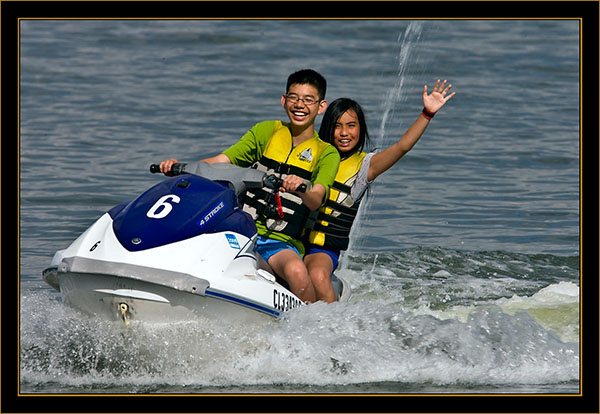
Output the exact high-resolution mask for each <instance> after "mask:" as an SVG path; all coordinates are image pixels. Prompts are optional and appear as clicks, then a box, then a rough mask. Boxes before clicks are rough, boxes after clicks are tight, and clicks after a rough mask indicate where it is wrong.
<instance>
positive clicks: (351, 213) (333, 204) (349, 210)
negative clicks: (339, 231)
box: [325, 199, 358, 217]
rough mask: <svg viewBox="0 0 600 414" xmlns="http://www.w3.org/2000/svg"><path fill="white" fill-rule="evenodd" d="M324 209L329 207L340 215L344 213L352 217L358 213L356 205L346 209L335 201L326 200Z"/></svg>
mask: <svg viewBox="0 0 600 414" xmlns="http://www.w3.org/2000/svg"><path fill="white" fill-rule="evenodd" d="M325 207H329V208H330V209H332V210H335V211H339V212H340V213H344V214H347V215H349V216H353V217H354V216H356V214H357V213H358V203H355V204H354V205H353V206H352V207H348V206H344V205H342V204H340V203H338V202H337V201H333V200H331V199H327V201H325Z"/></svg>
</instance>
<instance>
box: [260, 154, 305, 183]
mask: <svg viewBox="0 0 600 414" xmlns="http://www.w3.org/2000/svg"><path fill="white" fill-rule="evenodd" d="M260 163H261V164H262V165H264V166H265V167H267V168H268V169H270V170H273V172H275V173H277V174H285V175H292V174H293V175H297V176H298V177H300V178H303V179H305V180H310V179H311V177H312V173H311V172H310V171H307V170H305V169H302V168H300V167H296V166H295V165H289V164H283V163H281V162H278V161H275V160H272V159H271V158H267V157H262V158H261V159H260Z"/></svg>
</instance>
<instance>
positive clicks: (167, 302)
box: [42, 162, 351, 324]
mask: <svg viewBox="0 0 600 414" xmlns="http://www.w3.org/2000/svg"><path fill="white" fill-rule="evenodd" d="M150 170H151V172H153V173H156V172H159V170H158V165H156V164H153V165H152V166H151V167H150ZM172 174H173V176H172V177H167V178H165V180H163V181H161V182H160V183H158V184H156V185H154V186H152V187H151V188H149V189H148V190H146V191H145V192H144V193H142V194H141V195H140V196H138V197H137V198H135V199H134V200H132V201H130V202H126V203H123V204H120V205H117V206H115V207H113V208H112V209H110V210H109V211H108V212H106V213H104V214H103V215H102V216H101V217H100V218H99V219H98V220H97V221H96V222H95V223H94V224H92V225H91V226H90V227H89V228H88V229H87V230H86V231H85V232H84V233H83V234H81V235H80V236H79V237H78V238H77V239H76V240H75V241H74V242H73V243H72V244H71V245H70V246H68V247H67V248H66V249H64V250H59V251H58V252H56V253H55V254H54V257H53V258H52V261H51V263H50V266H49V267H48V268H47V269H45V270H44V271H43V272H42V276H43V279H44V281H45V282H46V283H48V284H49V285H50V286H52V287H53V288H55V289H56V290H58V291H60V293H61V297H62V300H63V302H65V303H67V304H69V305H71V306H73V307H75V308H78V309H80V310H83V311H85V312H87V313H90V314H94V315H99V316H102V317H103V318H110V319H115V320H119V319H120V320H122V321H123V322H125V323H126V324H128V323H129V322H131V321H133V320H140V321H155V322H164V321H173V320H189V319H190V318H198V317H199V316H205V317H208V318H215V317H216V318H223V317H232V318H236V319H238V320H239V319H242V320H246V319H248V320H251V319H257V318H259V319H260V318H264V317H265V316H266V317H275V318H278V317H281V316H283V315H284V313H285V312H288V311H290V310H292V309H295V308H298V307H301V306H305V304H304V303H303V302H302V301H301V300H300V299H299V298H298V297H297V296H296V295H294V294H293V293H292V292H291V291H290V290H289V288H288V286H287V284H286V283H285V281H283V280H282V279H280V278H279V277H277V276H276V275H275V274H274V273H273V271H272V270H271V269H270V268H269V266H268V264H267V263H266V262H265V261H264V260H263V259H262V258H261V257H260V255H259V254H258V253H257V252H256V250H255V244H256V238H257V230H256V226H255V224H254V221H253V220H252V218H251V217H250V215H248V214H247V213H245V212H244V211H242V208H241V205H240V203H239V201H238V198H239V196H240V195H242V194H244V192H245V191H246V189H249V188H258V187H266V188H270V189H272V190H273V189H274V190H275V191H276V190H277V189H278V188H279V186H280V185H281V180H280V179H279V178H278V177H276V176H274V175H267V174H265V173H264V172H261V171H258V170H255V169H250V168H240V167H236V166H233V165H229V164H214V165H210V164H207V163H204V162H197V163H189V164H176V165H174V166H173V169H172ZM273 208H275V209H276V208H277V206H273ZM332 282H333V285H334V288H335V290H336V295H337V297H338V300H339V301H347V300H348V299H349V297H350V294H351V291H350V286H349V285H348V283H347V282H345V281H344V280H343V279H341V278H338V277H336V276H335V275H332Z"/></svg>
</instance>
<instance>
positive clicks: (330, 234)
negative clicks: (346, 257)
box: [308, 152, 367, 250]
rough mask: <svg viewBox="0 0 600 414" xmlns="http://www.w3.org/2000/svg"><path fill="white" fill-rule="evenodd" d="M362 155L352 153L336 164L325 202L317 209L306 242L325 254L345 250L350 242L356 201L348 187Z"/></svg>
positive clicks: (362, 157) (357, 204) (356, 174)
mask: <svg viewBox="0 0 600 414" xmlns="http://www.w3.org/2000/svg"><path fill="white" fill-rule="evenodd" d="M366 155H367V154H366V153H365V152H356V153H354V154H352V155H351V156H350V157H348V158H346V159H344V160H342V161H341V162H340V167H339V169H338V172H337V175H336V177H335V182H334V183H333V185H332V186H331V190H330V191H329V198H328V199H327V201H326V202H325V204H324V205H323V206H322V207H321V208H320V209H319V212H318V214H317V217H316V221H315V223H314V224H311V225H310V227H311V232H310V234H309V236H308V241H309V243H311V244H314V245H317V246H322V247H324V248H326V249H329V250H346V249H347V248H348V243H349V242H350V230H351V229H352V223H354V219H355V218H356V215H357V213H358V207H359V205H360V200H358V201H356V200H354V199H353V198H352V196H351V195H350V194H351V193H350V191H351V188H352V184H354V181H356V178H357V177H358V171H359V170H360V167H361V166H362V162H363V159H364V158H365V156H366Z"/></svg>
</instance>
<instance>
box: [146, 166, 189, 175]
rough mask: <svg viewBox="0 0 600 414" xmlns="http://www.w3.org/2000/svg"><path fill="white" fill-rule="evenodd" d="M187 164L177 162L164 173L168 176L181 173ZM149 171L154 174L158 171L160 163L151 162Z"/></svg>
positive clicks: (183, 172)
mask: <svg viewBox="0 0 600 414" xmlns="http://www.w3.org/2000/svg"><path fill="white" fill-rule="evenodd" d="M186 165H187V164H185V163H178V164H173V166H172V167H171V171H169V172H168V173H167V174H166V175H169V176H175V175H181V174H185V171H184V170H185V166H186ZM150 172H151V173H152V174H156V173H159V172H160V165H159V164H152V165H150Z"/></svg>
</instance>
